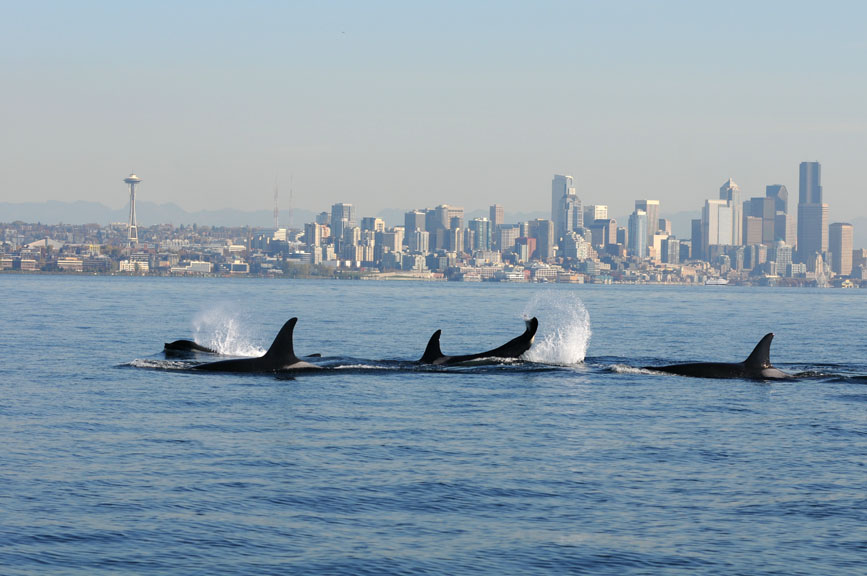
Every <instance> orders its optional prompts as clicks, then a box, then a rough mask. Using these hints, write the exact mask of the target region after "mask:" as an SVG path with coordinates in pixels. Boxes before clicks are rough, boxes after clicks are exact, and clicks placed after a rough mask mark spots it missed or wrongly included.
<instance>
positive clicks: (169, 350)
mask: <svg viewBox="0 0 867 576" xmlns="http://www.w3.org/2000/svg"><path fill="white" fill-rule="evenodd" d="M163 351H165V353H166V354H172V355H175V354H178V355H180V354H193V353H195V352H203V353H205V354H219V352H217V351H216V350H214V349H213V348H208V347H207V346H202V345H201V344H198V343H196V342H193V341H192V340H175V341H174V342H166V343H165V346H163Z"/></svg>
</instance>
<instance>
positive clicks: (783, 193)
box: [765, 184, 789, 214]
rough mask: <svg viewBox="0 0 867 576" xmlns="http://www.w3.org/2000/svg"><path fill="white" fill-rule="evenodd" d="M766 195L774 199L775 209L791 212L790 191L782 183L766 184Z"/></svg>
mask: <svg viewBox="0 0 867 576" xmlns="http://www.w3.org/2000/svg"><path fill="white" fill-rule="evenodd" d="M765 196H766V197H768V198H773V199H774V211H775V212H783V213H784V214H788V213H789V191H788V190H786V187H785V186H783V185H782V184H769V185H768V186H765Z"/></svg>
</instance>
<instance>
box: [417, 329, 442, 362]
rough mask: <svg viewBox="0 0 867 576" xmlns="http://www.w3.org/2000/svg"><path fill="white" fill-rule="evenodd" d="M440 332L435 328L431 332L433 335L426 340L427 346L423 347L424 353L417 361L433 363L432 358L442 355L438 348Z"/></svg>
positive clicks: (435, 358)
mask: <svg viewBox="0 0 867 576" xmlns="http://www.w3.org/2000/svg"><path fill="white" fill-rule="evenodd" d="M440 334H442V330H437V331H436V332H434V333H433V336H431V337H430V340H428V343H427V348H425V349H424V355H423V356H422V357H421V359H420V360H419V362H423V363H425V364H433V362H434V360H437V359H438V358H442V357H443V353H442V351H441V350H440Z"/></svg>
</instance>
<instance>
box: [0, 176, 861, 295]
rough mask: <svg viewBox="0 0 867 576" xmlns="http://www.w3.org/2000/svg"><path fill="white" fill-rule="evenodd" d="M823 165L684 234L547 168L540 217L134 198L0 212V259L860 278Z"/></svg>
mask: <svg viewBox="0 0 867 576" xmlns="http://www.w3.org/2000/svg"><path fill="white" fill-rule="evenodd" d="M820 170H821V167H820V165H819V163H818V162H804V163H802V164H801V168H800V183H799V202H798V207H797V216H798V217H797V220H796V219H795V217H794V214H792V213H790V209H789V202H788V191H787V189H786V187H785V186H784V185H780V184H774V185H769V186H767V189H766V191H765V195H764V196H760V197H754V198H750V199H742V198H741V191H740V188H739V187H738V185H737V184H736V183H735V182H734V181H733V180H731V179H729V180H727V181H726V182H724V183H723V185H722V187H721V188H720V191H719V198H713V199H708V200H706V201H705V203H704V207H703V209H702V213H701V218H699V219H696V220H693V221H692V229H691V238H689V239H678V238H677V237H676V236H675V235H674V234H673V233H672V227H671V222H670V221H669V220H667V219H665V218H662V217H661V206H660V202H659V201H658V200H650V199H646V200H636V201H635V209H634V211H633V212H632V214H630V215H629V217H628V219H627V222H626V223H625V224H626V225H625V226H621V225H619V224H618V222H617V221H616V219H614V218H612V217H611V216H610V215H609V213H608V207H607V206H606V205H605V204H585V203H584V202H583V201H582V199H581V198H580V197H579V195H578V193H577V191H576V189H575V186H574V183H573V179H572V177H571V176H567V175H555V176H554V177H553V180H552V182H551V218H550V219H547V218H544V219H543V218H539V219H535V220H530V221H525V222H514V223H507V222H505V220H504V208H503V206H501V205H499V204H495V205H493V206H491V207H490V210H489V213H488V216H486V217H474V218H468V217H467V216H466V214H465V212H464V209H463V208H462V207H459V206H453V205H449V204H440V205H438V206H436V207H434V208H419V209H413V210H409V211H407V212H406V213H405V214H404V221H403V225H398V226H391V227H389V226H387V225H386V222H385V221H384V220H383V219H382V218H378V217H360V216H359V215H358V214H357V212H356V209H355V206H354V205H352V204H349V203H337V204H334V205H333V206H331V210H330V212H329V211H326V212H322V213H320V214H319V215H318V216H317V217H316V218H315V221H313V222H309V223H306V224H305V225H304V226H303V229H287V228H280V227H275V228H271V229H262V228H249V227H243V228H242V227H238V228H213V227H207V226H195V225H193V226H179V227H174V226H171V225H158V226H150V227H142V226H138V225H137V224H136V222H135V216H134V209H131V216H130V222H129V223H122V224H120V223H119V224H112V225H109V226H98V225H84V226H71V225H56V226H45V225H39V224H25V223H21V222H15V223H11V224H0V270H18V271H56V272H80V273H120V274H124V273H126V274H163V275H251V274H252V275H262V276H282V275H287V274H290V275H293V276H345V275H350V276H353V277H363V278H380V279H392V278H393V279H403V278H414V279H431V280H462V281H480V280H493V281H504V282H530V281H535V282H574V283H583V282H593V283H615V282H616V283H652V282H653V283H692V284H697V283H740V284H764V285H778V284H779V285H818V286H824V285H838V286H846V287H848V286H858V285H864V286H867V250H863V249H860V250H856V249H854V247H853V229H852V226H851V225H850V224H848V223H840V222H838V223H832V224H829V223H828V204H826V203H823V195H822V186H821V174H820ZM133 178H135V182H134V183H138V182H140V179H138V177H136V176H135V175H131V176H130V178H128V179H126V180H125V182H127V183H128V184H129V185H130V196H131V198H130V202H131V206H134V183H133V182H132V179H133ZM275 214H276V211H275ZM275 218H276V216H275ZM275 224H276V222H275ZM133 231H134V232H135V234H133Z"/></svg>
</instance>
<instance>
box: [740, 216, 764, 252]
mask: <svg viewBox="0 0 867 576" xmlns="http://www.w3.org/2000/svg"><path fill="white" fill-rule="evenodd" d="M761 243H762V219H761V218H760V217H758V216H750V215H749V214H745V215H744V244H746V245H747V246H749V245H750V244H761Z"/></svg>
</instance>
